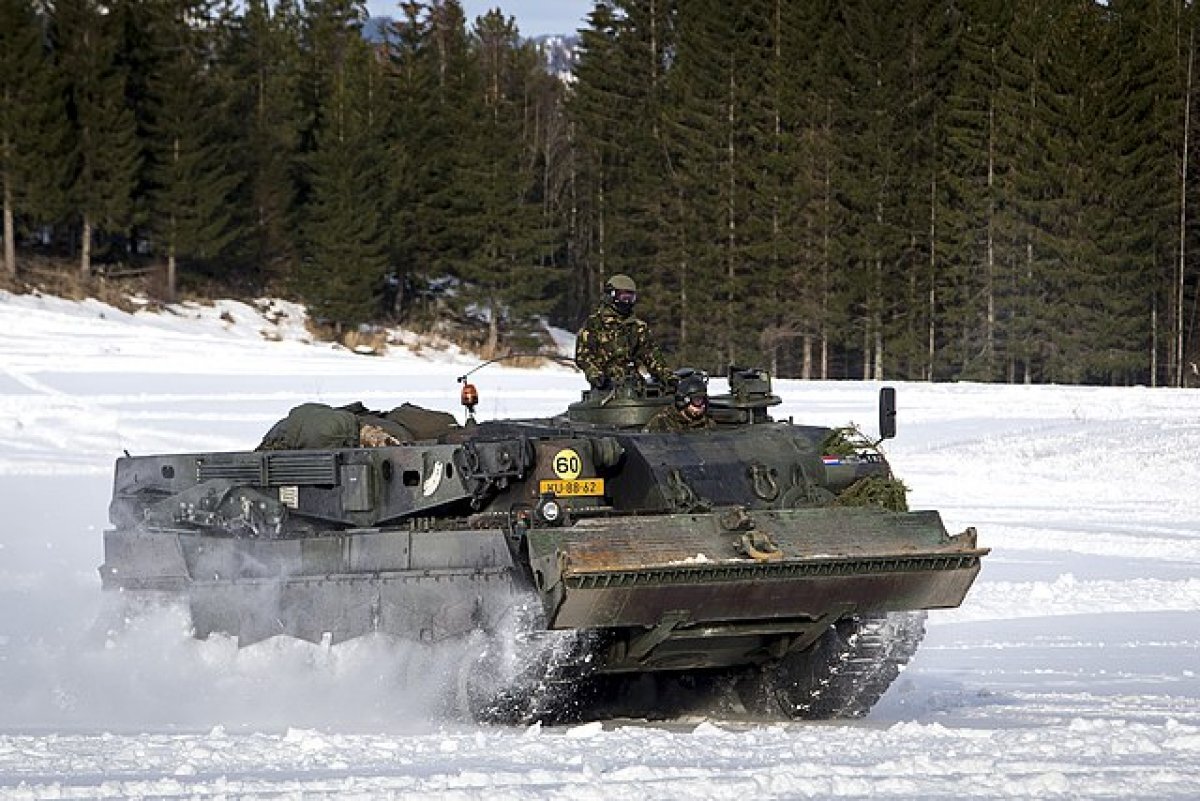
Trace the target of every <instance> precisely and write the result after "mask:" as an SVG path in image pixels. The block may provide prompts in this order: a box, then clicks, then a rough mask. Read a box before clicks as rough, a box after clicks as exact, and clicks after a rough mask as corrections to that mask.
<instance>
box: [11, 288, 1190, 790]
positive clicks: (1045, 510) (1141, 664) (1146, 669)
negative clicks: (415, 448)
mask: <svg viewBox="0 0 1200 801" xmlns="http://www.w3.org/2000/svg"><path fill="white" fill-rule="evenodd" d="M264 312H265V313H264ZM301 323H302V312H301V310H299V309H297V308H295V307H292V306H287V305H285V304H274V305H273V306H272V307H270V308H269V309H267V308H266V307H265V306H264V307H263V308H256V307H254V306H249V305H245V304H236V303H223V304H219V305H218V306H216V307H198V306H190V307H176V308H174V309H173V310H172V311H170V312H167V313H159V314H149V313H139V314H133V315H130V314H125V313H123V312H120V311H117V310H114V309H112V308H109V307H105V306H102V305H100V304H96V303H70V302H66V301H60V300H57V299H53V298H45V297H42V298H39V297H30V296H19V297H17V296H12V295H7V294H4V293H0V332H3V334H2V335H0V508H2V509H3V513H4V514H3V524H2V525H0V799H10V798H11V799H63V798H99V797H104V798H306V799H307V798H316V797H337V798H422V799H425V798H440V799H452V798H453V799H475V798H486V799H488V801H493V800H494V799H507V798H512V799H522V801H527V800H528V799H543V798H544V799H556V798H563V799H566V798H570V799H573V800H576V799H610V798H628V797H635V796H636V797H639V798H643V799H680V798H683V799H689V798H717V799H725V798H728V799H735V798H736V799H739V801H741V800H742V799H746V798H755V799H776V798H777V799H784V798H831V797H841V798H863V797H884V798H910V799H926V798H956V799H957V798H1030V797H1051V798H1054V797H1061V798H1134V797H1136V798H1180V799H1182V798H1196V797H1200V675H1198V674H1200V624H1198V623H1197V619H1198V618H1197V613H1198V612H1200V499H1198V496H1197V487H1198V486H1200V391H1197V390H1169V389H1146V388H1131V389H1107V388H1083V387H1053V386H1049V387H1023V386H1017V387H1012V386H990V385H978V384H956V385H929V384H916V383H903V382H901V383H897V384H896V385H895V386H897V388H898V391H899V404H900V420H899V424H900V434H899V437H898V438H897V439H896V440H894V441H891V442H889V443H888V445H887V451H888V456H889V458H890V459H891V460H892V462H893V466H894V467H895V469H896V470H897V472H898V473H899V474H900V476H901V477H902V478H903V479H904V480H905V482H906V483H907V484H908V485H909V487H910V488H911V490H912V492H911V495H910V502H911V505H912V506H913V507H914V508H937V509H940V510H941V511H942V513H943V516H944V518H945V520H946V523H947V527H948V528H949V529H951V531H959V530H961V529H963V528H964V527H966V526H969V525H973V526H976V527H977V528H978V530H979V534H980V541H981V544H983V545H986V546H989V547H991V548H992V549H993V552H992V554H991V556H990V557H988V558H987V559H986V560H985V566H984V569H983V573H982V575H981V577H980V580H979V582H978V583H977V584H976V586H975V588H974V589H973V590H972V592H971V594H970V595H969V596H968V599H967V603H966V604H965V605H964V606H963V607H962V608H961V609H958V610H949V611H941V612H933V613H931V614H930V619H929V633H928V636H927V638H926V641H925V643H924V645H923V646H922V648H921V650H920V651H919V652H918V654H917V657H916V658H915V659H914V661H913V662H912V664H911V665H910V667H909V669H908V670H907V671H906V672H905V673H904V674H903V675H902V676H901V678H900V680H899V681H898V682H897V683H896V685H895V686H894V687H893V688H892V690H891V691H890V692H889V693H888V694H887V695H886V696H885V697H884V699H883V701H882V702H881V703H880V705H879V706H878V707H876V709H875V710H874V711H873V712H872V714H871V715H870V716H869V717H868V718H867V719H865V720H862V721H855V722H850V723H822V724H786V725H783V724H779V725H752V724H749V723H746V722H744V721H738V720H719V719H718V720H699V719H696V720H691V719H689V720H676V721H669V722H646V721H613V722H609V723H606V724H603V725H601V724H586V725H580V726H573V727H561V728H540V727H532V728H517V729H506V728H491V727H476V726H466V725H463V724H461V723H455V722H451V721H449V720H447V719H445V718H444V717H443V716H442V715H441V713H440V712H439V710H438V709H437V708H436V705H433V704H431V703H429V698H430V696H431V694H432V692H431V691H432V689H433V687H434V686H435V685H436V684H437V682H439V681H441V680H443V678H444V674H445V673H446V672H447V671H448V670H450V669H452V666H450V665H444V664H438V661H437V658H436V657H431V656H430V655H429V654H427V653H423V652H421V651H419V650H416V648H415V647H414V646H407V645H405V644H403V643H397V642H392V641H388V640H385V639H382V638H381V639H377V640H375V639H363V640H358V641H353V642H350V643H345V644H343V645H339V646H335V647H332V648H328V647H321V646H314V645H310V644H305V643H299V642H293V641H278V640H269V641H266V642H263V643H259V644H256V645H254V646H251V647H248V648H245V649H241V650H238V649H237V648H236V647H234V645H233V644H232V643H231V642H230V641H229V640H227V639H222V638H216V637H214V638H212V639H210V640H208V641H205V642H199V641H194V640H192V639H191V638H190V637H188V636H187V630H186V628H187V622H186V620H183V619H181V618H180V617H179V616H177V615H176V614H174V613H172V612H170V611H164V612H163V613H161V614H158V615H152V616H150V617H149V618H147V619H146V620H144V621H142V622H141V623H140V624H138V625H137V626H135V627H134V628H133V629H131V630H127V631H125V632H122V633H121V634H119V635H112V634H109V633H108V632H107V631H106V630H105V628H104V627H103V626H101V625H98V623H97V621H98V620H100V619H101V617H102V612H103V604H102V601H101V593H100V582H99V578H98V575H97V571H96V568H97V566H98V565H99V563H100V561H101V535H102V532H103V530H104V528H105V526H106V524H107V504H108V496H109V491H110V486H109V481H110V476H111V468H112V462H113V460H114V459H115V458H116V457H117V456H118V455H120V454H121V453H122V452H123V451H129V452H130V453H134V454H144V453H151V452H164V451H192V450H223V449H224V450H235V449H237V450H240V449H248V448H251V447H253V446H254V445H255V444H257V442H258V441H259V439H260V438H261V437H262V435H263V433H264V432H265V431H266V429H267V428H268V427H269V426H270V425H271V424H272V423H273V422H274V421H275V420H277V419H279V418H280V417H282V416H284V415H285V414H286V413H287V411H288V409H289V408H291V407H292V406H294V405H296V404H298V403H301V402H304V401H322V402H326V403H331V404H342V403H347V402H349V401H353V400H362V401H363V402H364V403H366V404H367V405H368V406H375V407H377V408H390V407H393V406H396V405H399V404H401V403H403V402H406V401H408V402H413V403H419V404H421V405H424V406H429V407H433V408H438V409H443V410H446V411H451V412H454V413H456V414H458V415H459V416H460V419H461V409H460V408H459V407H458V406H457V398H458V385H457V383H456V381H455V378H456V377H457V376H459V375H462V374H463V373H465V372H466V371H467V370H469V369H471V367H473V366H474V365H475V362H474V360H472V359H470V358H467V357H464V356H463V355H462V354H458V353H455V352H452V351H437V352H429V351H428V349H426V350H425V351H413V350H409V349H406V348H398V349H393V350H392V351H391V352H390V353H389V354H387V355H385V356H381V357H369V356H358V355H354V354H351V353H349V352H347V351H345V350H339V349H335V348H332V347H330V346H328V345H324V344H313V343H310V342H306V341H304V335H303V327H302V324H301ZM473 381H474V382H475V383H476V385H477V386H478V387H479V391H480V394H481V396H482V401H481V403H480V406H479V410H478V412H479V414H480V416H482V417H488V418H490V417H500V416H512V415H520V416H533V415H544V414H550V413H554V412H557V411H559V410H561V409H562V408H564V407H565V406H566V405H567V404H568V403H570V402H571V401H572V400H574V399H575V398H576V397H577V396H578V391H579V389H580V387H581V380H580V378H579V375H578V373H576V372H574V371H572V370H569V369H566V368H563V367H559V366H553V367H548V368H545V369H543V370H538V371H531V370H517V369H509V368H505V367H502V366H492V367H488V368H487V369H486V370H483V371H481V372H479V373H476V374H475V375H474V376H473ZM877 389H878V385H875V384H870V383H863V382H798V381H779V382H777V383H776V391H777V392H778V393H779V394H781V395H782V396H783V397H784V399H785V403H784V405H783V406H782V407H780V408H777V409H776V410H775V415H776V416H777V417H787V416H792V417H794V418H795V419H796V420H797V421H805V422H813V423H820V424H844V423H846V422H848V421H855V422H858V423H861V424H863V425H864V427H866V428H868V429H870V428H872V427H873V418H874V404H875V396H876V391H877Z"/></svg>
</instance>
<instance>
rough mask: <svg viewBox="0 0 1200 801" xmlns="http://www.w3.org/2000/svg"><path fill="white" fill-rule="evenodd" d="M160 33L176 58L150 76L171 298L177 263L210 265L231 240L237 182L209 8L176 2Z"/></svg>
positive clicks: (156, 223) (160, 229)
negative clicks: (212, 59) (224, 140)
mask: <svg viewBox="0 0 1200 801" xmlns="http://www.w3.org/2000/svg"><path fill="white" fill-rule="evenodd" d="M166 10H167V11H169V12H170V13H169V14H167V15H166V16H164V18H163V19H162V20H161V28H160V30H159V35H160V36H162V39H163V40H162V45H163V46H165V49H166V51H167V52H169V53H171V54H172V58H170V59H164V60H163V61H162V62H161V64H160V65H159V67H158V70H157V72H156V73H155V74H154V75H152V76H151V78H150V81H149V90H150V91H151V92H152V97H153V111H152V115H153V116H152V120H151V124H150V128H151V131H152V132H153V135H154V140H153V141H154V149H153V151H152V152H153V157H154V161H153V165H152V171H151V177H152V181H153V183H152V188H151V194H150V229H151V230H152V231H153V232H154V233H155V235H156V239H157V240H158V242H159V243H161V244H160V246H161V248H162V249H163V251H165V256H166V260H167V298H168V299H169V300H174V298H175V295H176V290H177V280H178V279H177V271H178V263H179V261H180V260H198V261H210V262H211V261H213V260H215V259H217V258H219V257H220V256H221V255H222V254H223V253H224V252H225V251H226V249H227V248H228V246H229V244H230V243H231V242H232V240H233V238H234V235H235V229H234V226H233V218H232V213H231V202H230V201H231V197H232V193H233V190H234V188H235V187H236V185H237V183H238V176H237V175H236V174H235V173H234V172H232V171H231V170H230V168H229V164H230V158H229V152H228V149H227V148H226V147H224V146H222V145H221V144H220V139H221V135H222V133H223V131H221V128H220V126H221V123H222V121H223V111H224V97H223V95H222V94H221V93H220V91H219V90H220V89H221V88H222V87H219V86H217V85H215V76H216V75H217V74H218V72H217V70H216V69H215V67H214V65H212V64H210V63H209V54H210V53H212V52H214V50H215V42H214V41H213V40H212V32H214V31H215V30H216V28H215V25H213V19H212V16H211V8H210V4H209V3H208V2H207V1H206V0H173V2H172V3H171V4H170V6H169V7H168V8H167V9H166Z"/></svg>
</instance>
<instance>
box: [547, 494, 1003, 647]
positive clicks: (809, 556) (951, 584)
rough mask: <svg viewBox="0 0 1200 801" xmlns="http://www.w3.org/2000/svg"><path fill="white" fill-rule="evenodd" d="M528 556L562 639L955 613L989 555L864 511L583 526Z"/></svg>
mask: <svg viewBox="0 0 1200 801" xmlns="http://www.w3.org/2000/svg"><path fill="white" fill-rule="evenodd" d="M529 550H530V561H531V564H532V567H533V569H534V579H535V582H536V583H537V585H538V588H539V589H540V590H541V591H542V593H543V594H544V595H545V596H546V606H547V609H548V610H549V612H550V625H551V626H552V627H553V628H560V629H566V628H607V627H623V626H645V627H653V626H656V625H660V624H661V622H662V621H664V620H670V619H672V618H675V619H677V620H678V622H679V623H680V624H688V625H692V624H700V623H707V622H734V621H754V620H761V621H764V622H769V621H770V620H772V619H779V620H783V619H799V618H808V619H817V618H821V617H826V616H828V615H829V614H830V613H831V612H833V611H835V610H836V611H838V612H844V613H864V612H887V611H896V610H913V609H934V608H946V607H955V606H958V605H959V604H961V603H962V600H963V597H964V596H965V595H966V592H967V589H968V588H969V587H970V586H971V583H972V581H974V579H975V576H976V575H977V574H978V572H979V566H980V562H979V560H980V557H982V556H983V555H984V554H986V553H987V552H988V549H986V548H978V547H977V546H976V538H975V531H974V529H968V530H967V531H965V532H963V533H962V534H959V535H957V536H954V537H951V536H949V535H948V534H947V532H946V529H945V526H944V525H943V524H942V520H941V517H940V515H938V513H937V512H933V511H923V512H906V513H897V512H887V511H884V510H882V509H874V508H823V509H789V510H780V511H756V512H747V511H745V510H742V509H737V508H734V509H729V510H724V511H721V510H718V511H714V512H710V513H703V514H675V515H668V516H661V517H654V518H647V517H612V518H604V519H592V520H586V521H581V522H579V523H578V524H577V525H575V526H572V527H568V528H559V529H553V528H550V529H537V530H534V531H532V532H530V534H529ZM681 615H682V616H683V617H684V618H686V619H679V618H680V616H681Z"/></svg>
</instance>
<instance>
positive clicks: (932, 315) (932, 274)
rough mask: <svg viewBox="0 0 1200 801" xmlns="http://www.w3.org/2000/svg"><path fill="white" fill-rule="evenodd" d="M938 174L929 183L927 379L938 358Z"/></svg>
mask: <svg viewBox="0 0 1200 801" xmlns="http://www.w3.org/2000/svg"><path fill="white" fill-rule="evenodd" d="M937 186H938V184H937V175H936V174H935V175H934V178H933V180H932V181H931V182H930V184H929V298H928V306H927V308H928V312H927V313H928V315H929V326H928V331H927V332H926V333H927V334H928V338H929V342H928V345H927V346H926V349H925V380H926V381H932V380H933V364H934V360H935V359H936V358H937Z"/></svg>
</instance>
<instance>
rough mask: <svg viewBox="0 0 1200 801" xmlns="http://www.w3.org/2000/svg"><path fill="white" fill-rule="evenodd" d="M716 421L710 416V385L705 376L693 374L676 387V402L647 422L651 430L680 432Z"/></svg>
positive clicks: (660, 410)
mask: <svg viewBox="0 0 1200 801" xmlns="http://www.w3.org/2000/svg"><path fill="white" fill-rule="evenodd" d="M713 425H715V423H714V422H713V419H712V418H711V417H709V416H708V385H707V384H706V383H705V381H704V376H703V375H700V374H692V375H689V376H688V377H687V378H684V379H683V380H682V381H680V382H679V385H678V386H677V387H675V403H674V405H672V406H664V407H663V408H662V409H659V410H658V412H657V413H656V414H655V415H654V416H653V417H651V418H650V422H648V423H646V430H647V431H651V432H660V433H661V432H669V433H680V432H683V431H700V430H702V429H705V428H712V427H713Z"/></svg>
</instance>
